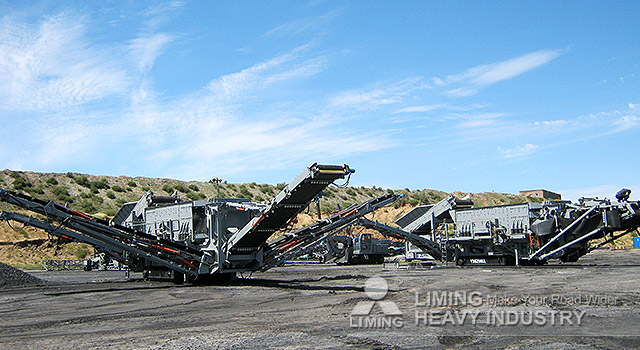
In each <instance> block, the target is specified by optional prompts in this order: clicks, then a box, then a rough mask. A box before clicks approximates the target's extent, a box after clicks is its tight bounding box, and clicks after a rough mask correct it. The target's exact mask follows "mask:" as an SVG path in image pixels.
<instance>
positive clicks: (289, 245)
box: [262, 193, 403, 271]
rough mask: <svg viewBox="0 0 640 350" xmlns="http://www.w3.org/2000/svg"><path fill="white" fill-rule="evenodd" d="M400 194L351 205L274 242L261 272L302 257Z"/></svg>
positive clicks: (266, 251)
mask: <svg viewBox="0 0 640 350" xmlns="http://www.w3.org/2000/svg"><path fill="white" fill-rule="evenodd" d="M402 196H403V195H402V194H395V193H393V194H385V195H382V196H380V197H377V198H373V199H370V200H368V201H366V202H364V203H362V204H360V205H357V206H356V205H353V206H351V207H349V208H347V209H345V210H343V211H341V212H339V213H337V214H334V215H332V216H330V217H328V218H326V219H322V220H318V221H316V222H315V223H313V224H311V225H309V226H306V227H303V228H301V229H299V230H297V231H295V232H292V233H288V234H286V235H284V236H282V237H280V238H278V239H277V240H274V241H273V242H269V244H268V246H267V247H266V248H265V263H264V266H263V267H262V271H266V270H268V269H270V268H271V267H273V266H277V265H279V264H281V263H283V262H284V261H285V260H288V259H291V258H294V257H296V256H300V255H301V254H304V253H305V251H306V250H307V249H309V248H311V247H313V246H314V245H315V244H317V243H319V242H320V241H322V240H323V239H324V238H326V237H329V236H331V235H333V234H335V233H336V232H338V231H340V230H342V229H344V228H345V227H348V226H349V225H352V224H353V223H355V222H357V220H358V218H362V217H363V216H364V215H366V214H368V213H371V212H373V211H375V210H377V209H379V208H382V207H384V206H387V205H389V204H391V203H393V202H395V201H396V200H397V199H398V198H400V197H402Z"/></svg>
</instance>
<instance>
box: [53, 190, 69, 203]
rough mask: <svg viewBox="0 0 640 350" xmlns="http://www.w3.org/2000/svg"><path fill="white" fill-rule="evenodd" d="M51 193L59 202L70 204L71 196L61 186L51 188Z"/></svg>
mask: <svg viewBox="0 0 640 350" xmlns="http://www.w3.org/2000/svg"><path fill="white" fill-rule="evenodd" d="M51 193H53V195H54V196H56V198H57V199H58V200H59V201H61V202H68V203H71V202H73V200H72V199H71V195H69V191H67V189H66V188H64V187H62V186H56V187H53V188H51Z"/></svg>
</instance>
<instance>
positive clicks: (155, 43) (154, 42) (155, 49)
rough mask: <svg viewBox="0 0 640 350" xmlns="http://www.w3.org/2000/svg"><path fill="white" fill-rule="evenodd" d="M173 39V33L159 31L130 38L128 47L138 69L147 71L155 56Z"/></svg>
mask: <svg viewBox="0 0 640 350" xmlns="http://www.w3.org/2000/svg"><path fill="white" fill-rule="evenodd" d="M174 39H175V37H174V36H173V35H169V34H165V33H159V34H153V35H149V36H145V37H139V38H136V39H133V40H131V43H130V44H129V49H130V50H131V53H132V54H133V56H134V58H135V59H136V62H137V64H138V69H140V71H142V72H145V73H146V72H148V71H149V70H150V69H151V67H152V66H153V62H154V61H155V60H156V58H158V56H160V55H161V54H162V53H163V52H164V51H165V50H166V48H167V45H168V44H169V43H171V41H173V40H174Z"/></svg>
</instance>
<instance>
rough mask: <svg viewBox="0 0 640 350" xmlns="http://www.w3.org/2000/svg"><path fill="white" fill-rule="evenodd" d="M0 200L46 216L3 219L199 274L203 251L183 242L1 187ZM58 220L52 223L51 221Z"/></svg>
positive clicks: (4, 216)
mask: <svg viewBox="0 0 640 350" xmlns="http://www.w3.org/2000/svg"><path fill="white" fill-rule="evenodd" d="M0 200H2V201H4V202H7V203H10V204H13V205H16V206H18V207H21V208H24V209H27V210H30V211H32V212H35V213H38V214H41V215H44V216H46V219H44V220H41V219H36V218H30V217H26V216H24V215H20V214H17V213H12V212H0V219H4V220H14V221H19V222H22V223H25V224H29V225H33V226H35V227H38V228H41V229H44V230H46V231H47V232H49V233H50V234H52V235H54V236H58V237H63V236H64V237H66V238H68V239H72V240H77V241H81V242H85V243H88V244H91V245H93V246H95V247H97V248H98V249H102V250H104V251H105V252H107V253H109V254H111V255H113V256H114V257H115V258H117V259H118V260H122V259H124V258H123V256H124V254H123V253H124V252H127V253H128V254H132V256H134V257H139V258H142V259H146V260H148V261H150V262H152V263H153V264H155V265H159V266H164V267H166V268H169V269H171V270H175V271H179V272H182V273H187V274H191V275H196V274H197V270H198V265H199V263H200V258H201V255H202V253H201V252H200V251H198V250H195V249H192V248H189V247H186V246H185V245H183V244H180V243H177V242H172V241H167V240H161V239H158V238H157V237H156V236H151V235H148V234H145V233H143V232H138V231H134V230H131V229H128V228H126V227H123V226H119V225H115V226H109V222H108V221H106V220H102V219H99V218H95V217H92V216H89V215H87V214H84V213H81V212H78V211H75V210H72V209H69V208H67V207H64V206H61V205H59V204H56V203H54V202H47V201H44V200H41V199H38V198H34V197H31V196H27V195H24V194H20V193H16V192H12V191H5V190H0ZM50 220H52V221H56V222H58V223H59V225H53V224H51V223H50V222H49V221H50Z"/></svg>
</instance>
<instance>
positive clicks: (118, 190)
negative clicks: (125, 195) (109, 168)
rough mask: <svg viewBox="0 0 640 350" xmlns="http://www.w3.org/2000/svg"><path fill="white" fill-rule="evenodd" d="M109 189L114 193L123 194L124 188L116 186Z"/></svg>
mask: <svg viewBox="0 0 640 350" xmlns="http://www.w3.org/2000/svg"><path fill="white" fill-rule="evenodd" d="M111 189H112V190H114V191H116V192H124V188H122V187H120V186H118V185H113V186H111Z"/></svg>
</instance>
